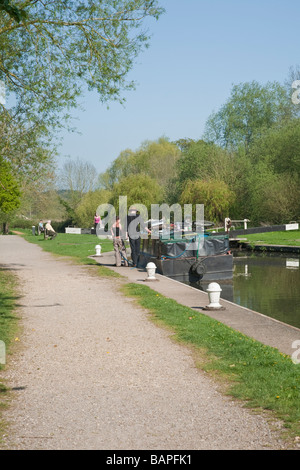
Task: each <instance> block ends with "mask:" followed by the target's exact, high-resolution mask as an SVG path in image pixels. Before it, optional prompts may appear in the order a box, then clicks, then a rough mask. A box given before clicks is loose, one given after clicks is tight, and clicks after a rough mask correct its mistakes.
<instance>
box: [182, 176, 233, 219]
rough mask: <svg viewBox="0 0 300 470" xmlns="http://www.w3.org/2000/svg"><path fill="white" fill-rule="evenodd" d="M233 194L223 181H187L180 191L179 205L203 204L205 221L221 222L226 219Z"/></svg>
mask: <svg viewBox="0 0 300 470" xmlns="http://www.w3.org/2000/svg"><path fill="white" fill-rule="evenodd" d="M234 199H235V194H234V193H233V191H231V190H230V188H229V187H228V185H227V184H226V183H224V181H217V180H206V181H204V180H193V181H188V182H187V183H186V185H185V188H184V190H183V191H182V194H181V197H180V204H193V206H194V207H195V205H196V204H204V216H205V219H208V220H211V221H213V222H217V223H218V222H222V221H224V219H225V217H228V215H229V210H230V205H231V204H232V203H233V202H234Z"/></svg>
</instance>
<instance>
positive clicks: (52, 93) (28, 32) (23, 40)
mask: <svg viewBox="0 0 300 470" xmlns="http://www.w3.org/2000/svg"><path fill="white" fill-rule="evenodd" d="M2 7H3V8H2V9H0V50H1V54H0V81H3V82H5V86H6V91H7V93H11V94H12V95H13V97H14V98H15V99H16V102H17V105H18V106H20V103H22V111H23V113H26V116H27V118H29V119H30V120H31V121H32V120H35V119H37V118H38V120H41V119H43V120H44V122H45V120H48V121H51V119H52V121H51V124H54V123H57V122H60V119H58V117H59V113H60V112H62V110H65V109H68V108H70V107H72V106H74V105H75V104H76V98H77V97H78V96H79V94H80V93H81V92H82V91H83V90H84V89H86V88H88V89H89V90H96V91H97V92H98V94H99V97H100V100H101V101H102V102H108V101H111V100H120V101H122V93H123V92H124V90H126V89H131V88H132V87H133V85H134V84H133V83H132V82H130V81H128V78H127V75H128V72H129V70H130V69H131V68H132V67H133V64H134V61H135V59H136V57H137V55H138V54H139V52H140V51H141V50H142V48H143V47H145V46H146V45H147V44H148V39H149V36H148V34H147V32H145V31H143V29H142V28H143V20H144V19H145V18H146V17H154V18H156V19H157V18H158V17H159V15H160V14H161V12H162V9H161V8H159V7H158V5H157V0H135V1H132V0H117V1H116V0H106V1H103V0H98V1H96V0H95V1H92V0H57V1H55V2H53V1H52V0H46V1H45V0H44V1H42V0H23V1H17V0H16V1H15V2H14V3H13V4H12V3H11V2H8V1H6V2H2ZM13 7H15V10H12V8H13ZM13 13H14V14H13ZM16 15H17V16H16ZM2 106H3V105H2Z"/></svg>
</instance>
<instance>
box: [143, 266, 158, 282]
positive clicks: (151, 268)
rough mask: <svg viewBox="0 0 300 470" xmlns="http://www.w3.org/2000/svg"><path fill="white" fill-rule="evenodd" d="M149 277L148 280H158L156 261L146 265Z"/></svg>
mask: <svg viewBox="0 0 300 470" xmlns="http://www.w3.org/2000/svg"><path fill="white" fill-rule="evenodd" d="M146 270H147V274H148V277H147V279H145V280H146V281H157V279H156V277H155V271H156V265H155V264H154V263H148V264H147V266H146Z"/></svg>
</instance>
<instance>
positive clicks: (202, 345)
mask: <svg viewBox="0 0 300 470" xmlns="http://www.w3.org/2000/svg"><path fill="white" fill-rule="evenodd" d="M122 291H123V293H125V294H126V295H127V296H130V297H133V298H135V299H136V300H137V301H138V303H139V304H140V305H141V306H142V307H144V308H146V309H147V310H148V311H150V312H151V314H152V318H153V319H154V320H155V321H157V322H159V323H160V324H163V325H166V326H167V327H168V328H171V330H172V331H173V332H174V333H175V338H176V340H177V341H179V342H181V343H184V344H186V345H189V346H190V347H192V348H193V351H194V352H195V357H196V363H197V365H198V367H200V368H201V369H203V370H205V371H207V372H210V373H213V374H214V375H216V376H217V377H218V378H222V383H223V384H224V381H225V382H226V384H227V386H226V393H228V394H229V395H231V396H233V397H235V398H238V399H240V400H243V401H244V402H245V403H246V405H247V406H248V407H251V408H258V409H263V410H270V411H271V412H272V416H274V417H276V418H278V419H280V420H282V422H283V423H284V425H285V427H286V429H287V430H289V436H299V434H300V427H299V421H300V408H299V403H300V364H294V363H293V362H292V360H291V358H290V357H289V356H287V355H285V354H282V353H280V352H279V351H278V350H277V349H274V348H271V347H269V346H265V345H263V344H262V343H260V342H258V341H256V340H254V339H252V338H249V337H247V336H245V335H244V334H242V333H240V332H238V331H236V330H233V329H232V328H230V327H227V326H226V325H224V324H222V323H220V322H218V321H216V320H214V319H212V318H210V317H208V316H206V315H204V314H201V313H198V312H196V311H194V310H193V309H191V308H188V307H185V306H183V305H180V304H178V303H177V302H176V301H174V300H172V299H168V298H166V297H164V296H162V295H161V294H158V293H157V292H155V291H153V290H151V289H150V288H149V287H148V286H144V285H139V284H125V285H123V286H122Z"/></svg>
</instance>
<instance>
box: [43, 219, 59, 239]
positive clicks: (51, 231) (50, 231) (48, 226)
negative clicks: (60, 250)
mask: <svg viewBox="0 0 300 470" xmlns="http://www.w3.org/2000/svg"><path fill="white" fill-rule="evenodd" d="M45 230H46V232H47V233H46V235H49V237H50V238H51V239H52V238H55V237H56V235H57V233H56V232H55V230H54V228H53V227H52V225H51V220H48V222H47V223H46V225H45Z"/></svg>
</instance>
